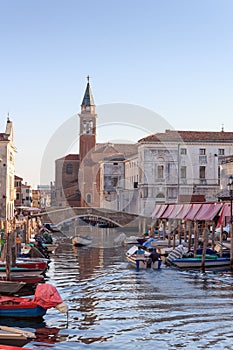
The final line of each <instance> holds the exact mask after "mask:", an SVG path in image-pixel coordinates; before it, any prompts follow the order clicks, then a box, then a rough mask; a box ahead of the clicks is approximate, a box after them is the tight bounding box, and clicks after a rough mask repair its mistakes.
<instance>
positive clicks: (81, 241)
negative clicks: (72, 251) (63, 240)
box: [72, 235, 92, 247]
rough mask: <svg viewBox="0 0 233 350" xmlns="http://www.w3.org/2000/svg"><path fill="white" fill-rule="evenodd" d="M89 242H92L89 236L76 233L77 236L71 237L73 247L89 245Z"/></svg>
mask: <svg viewBox="0 0 233 350" xmlns="http://www.w3.org/2000/svg"><path fill="white" fill-rule="evenodd" d="M91 243H92V238H91V237H89V236H81V235H78V236H75V237H74V238H73V239H72V244H73V245H74V246H75V247H82V246H85V245H90V244H91Z"/></svg>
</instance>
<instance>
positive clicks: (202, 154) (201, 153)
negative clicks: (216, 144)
mask: <svg viewBox="0 0 233 350" xmlns="http://www.w3.org/2000/svg"><path fill="white" fill-rule="evenodd" d="M205 151H206V149H205V148H200V149H199V154H200V156H205V154H206V153H205Z"/></svg>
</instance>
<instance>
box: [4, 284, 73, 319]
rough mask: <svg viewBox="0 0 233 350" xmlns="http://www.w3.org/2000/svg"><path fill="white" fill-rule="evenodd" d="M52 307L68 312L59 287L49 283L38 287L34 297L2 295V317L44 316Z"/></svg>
mask: <svg viewBox="0 0 233 350" xmlns="http://www.w3.org/2000/svg"><path fill="white" fill-rule="evenodd" d="M52 307H56V308H57V309H58V310H60V311H61V312H67V307H66V305H65V303H64V301H63V300H62V298H61V297H60V295H59V293H58V291H57V289H56V288H55V287H54V286H52V285H50V284H48V283H45V284H39V285H38V286H37V287H36V291H35V296H34V298H23V297H14V296H12V297H11V296H0V317H15V318H16V317H19V318H36V317H42V316H44V315H45V314H46V312H47V310H48V309H50V308H52Z"/></svg>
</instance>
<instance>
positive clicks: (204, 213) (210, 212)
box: [194, 203, 222, 221]
mask: <svg viewBox="0 0 233 350" xmlns="http://www.w3.org/2000/svg"><path fill="white" fill-rule="evenodd" d="M221 207H222V203H206V204H202V206H201V208H200V210H198V212H197V214H196V216H195V218H194V219H195V220H207V221H208V220H213V218H214V217H215V216H216V215H217V214H218V212H219V211H220V209H221Z"/></svg>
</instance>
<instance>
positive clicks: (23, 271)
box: [0, 267, 44, 279]
mask: <svg viewBox="0 0 233 350" xmlns="http://www.w3.org/2000/svg"><path fill="white" fill-rule="evenodd" d="M10 273H12V274H14V275H17V274H20V275H23V276H31V275H37V276H38V275H42V274H43V273H44V271H43V270H41V269H28V268H26V267H11V268H10ZM5 275H6V267H0V279H2V277H3V279H4V276H5Z"/></svg>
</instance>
